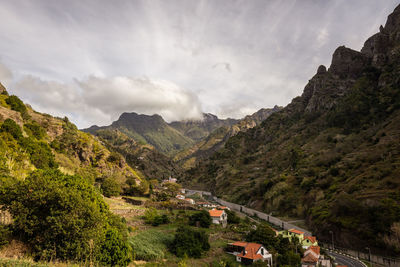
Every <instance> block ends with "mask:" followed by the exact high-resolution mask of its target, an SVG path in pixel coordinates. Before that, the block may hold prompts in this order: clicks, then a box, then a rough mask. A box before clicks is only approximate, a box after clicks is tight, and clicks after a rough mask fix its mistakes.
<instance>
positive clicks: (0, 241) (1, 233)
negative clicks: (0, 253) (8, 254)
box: [0, 224, 10, 248]
mask: <svg viewBox="0 0 400 267" xmlns="http://www.w3.org/2000/svg"><path fill="white" fill-rule="evenodd" d="M9 235H10V230H9V227H8V226H7V225H1V224H0V248H1V247H3V246H4V245H7V244H8V238H9Z"/></svg>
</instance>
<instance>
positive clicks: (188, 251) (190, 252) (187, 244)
mask: <svg viewBox="0 0 400 267" xmlns="http://www.w3.org/2000/svg"><path fill="white" fill-rule="evenodd" d="M209 249H210V244H209V243H208V235H207V234H206V233H205V232H204V231H200V230H196V229H193V228H190V227H188V226H181V227H179V228H178V229H177V230H176V233H175V238H174V240H173V241H172V244H171V246H170V250H171V252H172V253H174V254H175V255H176V256H178V257H184V256H188V257H193V258H200V257H201V255H202V253H203V252H205V251H208V250H209Z"/></svg>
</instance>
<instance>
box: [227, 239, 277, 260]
mask: <svg viewBox="0 0 400 267" xmlns="http://www.w3.org/2000/svg"><path fill="white" fill-rule="evenodd" d="M227 252H228V253H230V254H233V255H235V256H236V261H238V262H241V263H242V264H245V265H250V264H252V263H253V262H255V261H266V262H267V263H268V264H269V266H272V254H271V253H269V252H268V251H267V250H266V249H265V248H264V247H263V245H261V244H257V243H247V242H241V241H238V242H235V243H232V244H229V245H228V248H227Z"/></svg>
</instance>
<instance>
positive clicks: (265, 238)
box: [246, 224, 277, 250]
mask: <svg viewBox="0 0 400 267" xmlns="http://www.w3.org/2000/svg"><path fill="white" fill-rule="evenodd" d="M246 240H247V241H248V242H255V243H260V244H263V245H264V246H265V248H266V249H268V250H270V249H272V248H275V247H276V245H277V238H276V235H275V232H274V231H273V230H272V229H271V227H269V226H268V225H266V224H259V225H257V228H256V229H255V230H251V231H250V232H249V233H248V234H247V236H246Z"/></svg>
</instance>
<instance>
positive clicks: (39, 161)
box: [20, 138, 58, 169]
mask: <svg viewBox="0 0 400 267" xmlns="http://www.w3.org/2000/svg"><path fill="white" fill-rule="evenodd" d="M20 145H21V146H22V147H23V148H24V149H26V151H27V152H28V153H29V155H30V160H31V162H32V164H33V165H35V167H36V168H38V169H47V168H57V167H58V164H57V163H56V160H55V157H54V155H53V152H52V151H51V149H50V146H49V145H48V144H47V143H45V142H37V141H35V140H33V139H32V138H22V139H21V140H20Z"/></svg>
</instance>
